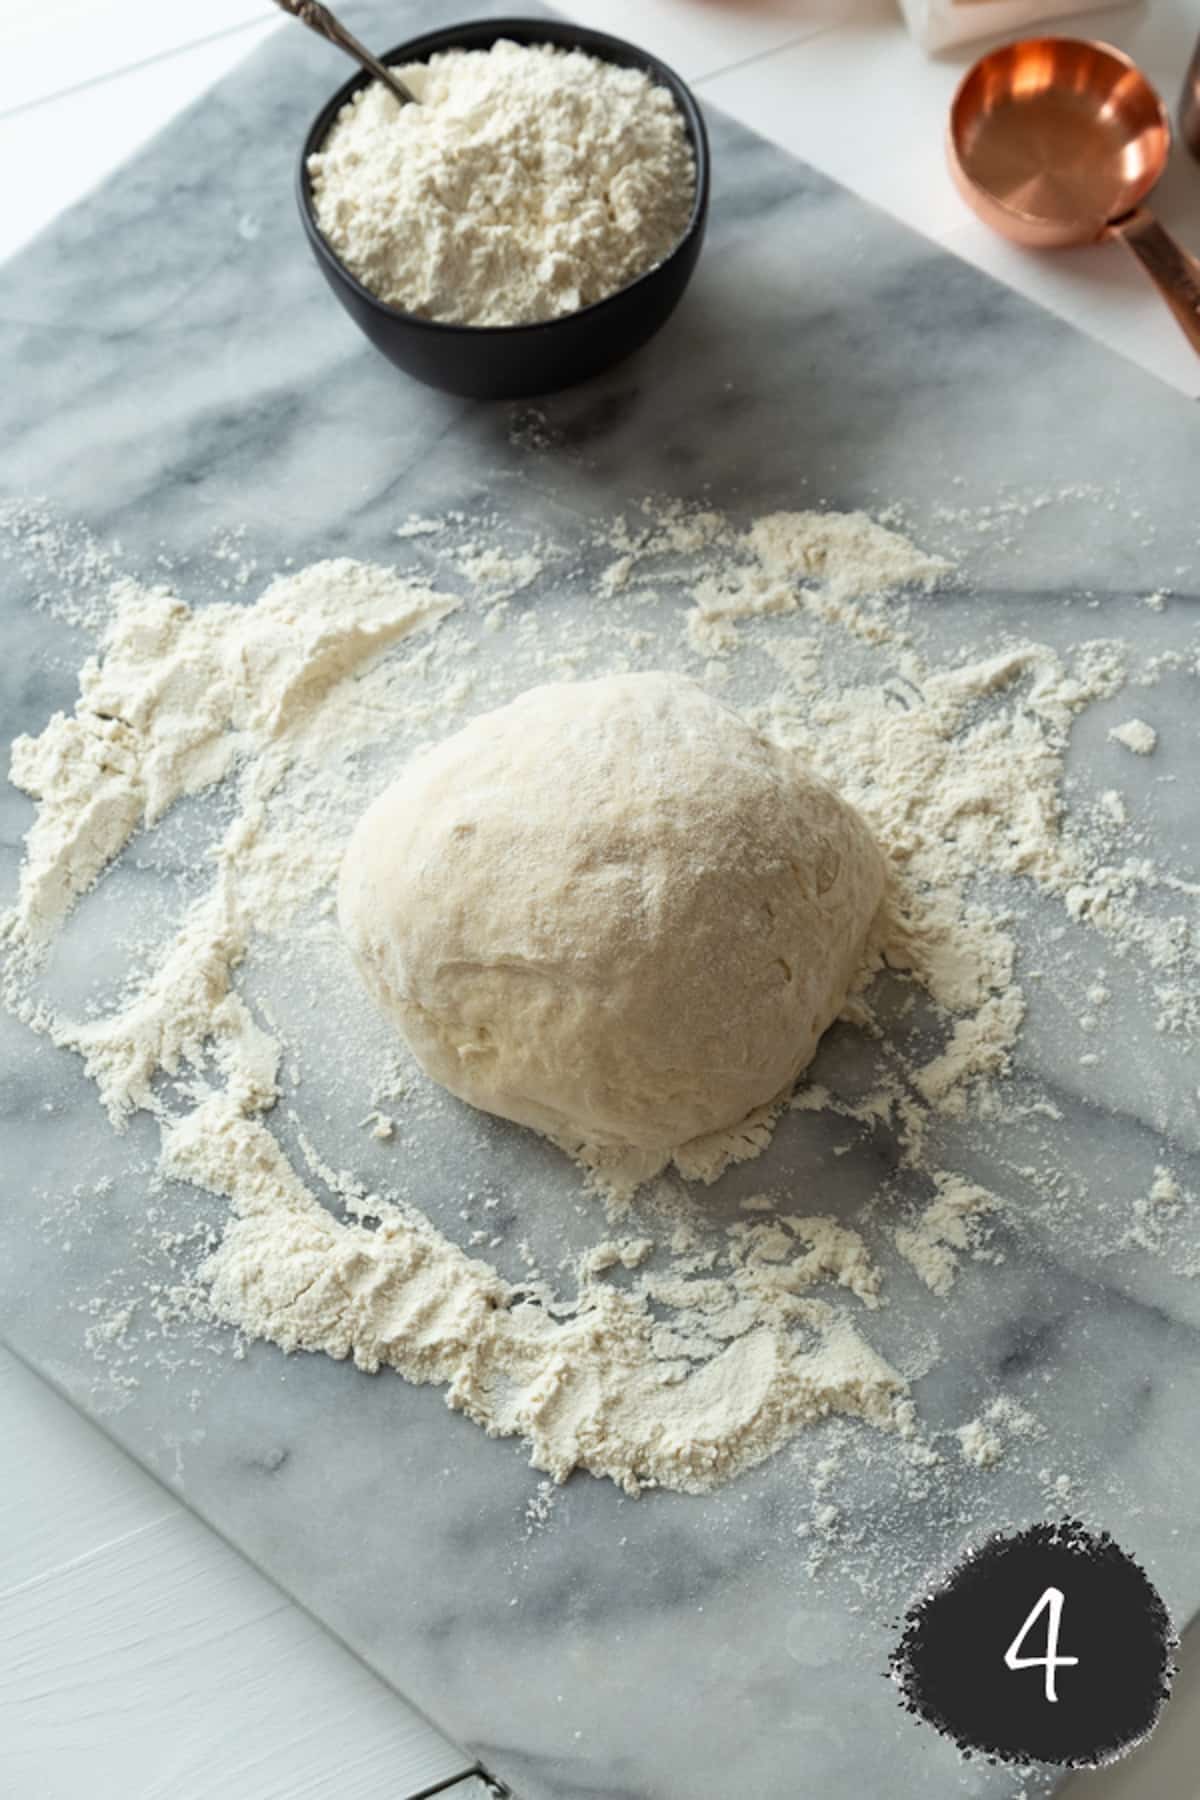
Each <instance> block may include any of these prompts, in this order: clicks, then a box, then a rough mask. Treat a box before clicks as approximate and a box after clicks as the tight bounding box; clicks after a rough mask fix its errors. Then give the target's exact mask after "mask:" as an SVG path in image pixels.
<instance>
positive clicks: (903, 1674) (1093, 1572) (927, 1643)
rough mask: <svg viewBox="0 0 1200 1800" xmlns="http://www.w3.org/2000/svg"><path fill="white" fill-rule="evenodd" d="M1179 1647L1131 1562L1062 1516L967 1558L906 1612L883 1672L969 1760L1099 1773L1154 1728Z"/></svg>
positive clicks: (1103, 1535)
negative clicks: (1099, 1766)
mask: <svg viewBox="0 0 1200 1800" xmlns="http://www.w3.org/2000/svg"><path fill="white" fill-rule="evenodd" d="M1177 1645H1178V1639H1177V1638H1176V1636H1175V1633H1174V1631H1173V1629H1172V1626H1171V1621H1170V1618H1169V1616H1168V1614H1167V1609H1166V1607H1165V1606H1164V1605H1163V1603H1162V1601H1161V1600H1160V1599H1159V1596H1158V1594H1157V1593H1156V1592H1155V1590H1154V1588H1153V1587H1152V1586H1151V1584H1150V1582H1149V1581H1148V1580H1147V1578H1146V1576H1145V1574H1144V1573H1143V1571H1142V1570H1141V1569H1140V1568H1139V1567H1138V1565H1137V1563H1136V1562H1134V1560H1133V1558H1132V1557H1130V1556H1127V1555H1126V1554H1125V1552H1124V1551H1123V1550H1122V1549H1121V1548H1120V1547H1119V1546H1118V1545H1117V1544H1116V1543H1114V1542H1113V1540H1112V1538H1111V1537H1109V1536H1108V1534H1107V1532H1100V1533H1093V1532H1089V1531H1088V1530H1087V1529H1086V1528H1085V1527H1084V1526H1083V1525H1081V1524H1080V1523H1079V1522H1078V1520H1075V1519H1065V1520H1062V1521H1060V1522H1057V1523H1051V1524H1042V1525H1032V1526H1030V1527H1029V1528H1028V1530H1026V1531H1022V1532H1019V1533H1018V1534H1017V1535H1016V1536H1012V1537H1001V1536H995V1537H991V1538H989V1539H988V1540H987V1542H986V1543H985V1544H983V1545H982V1546H981V1547H980V1548H979V1549H978V1550H974V1551H972V1552H970V1554H969V1555H968V1556H967V1557H966V1558H965V1560H964V1561H963V1562H962V1563H960V1564H959V1566H958V1567H957V1568H956V1569H955V1570H954V1571H953V1573H952V1574H951V1575H949V1576H948V1577H947V1579H946V1580H945V1581H944V1582H942V1583H941V1585H940V1586H939V1587H937V1588H936V1589H935V1590H934V1591H933V1592H932V1593H930V1594H927V1595H924V1596H923V1597H922V1598H921V1599H920V1600H918V1601H916V1602H915V1603H914V1605H913V1606H912V1607H911V1608H910V1610H909V1612H908V1614H907V1615H906V1618H905V1625H904V1633H903V1636H902V1637H901V1639H900V1643H899V1645H898V1646H897V1648H896V1650H895V1651H894V1652H893V1655H892V1659H891V1667H890V1671H889V1672H890V1674H891V1677H892V1679H893V1680H894V1681H895V1682H896V1683H897V1685H898V1686H899V1688H900V1691H901V1695H902V1697H903V1701H904V1704H905V1706H906V1707H907V1708H908V1709H909V1711H910V1712H913V1713H916V1714H917V1715H919V1716H920V1717H921V1718H923V1719H925V1720H927V1721H928V1722H929V1724H931V1725H934V1726H936V1727H937V1729H938V1730H939V1731H941V1732H943V1733H945V1735H946V1736H948V1737H952V1738H954V1739H955V1740H956V1742H957V1743H958V1745H959V1747H960V1748H961V1749H962V1750H964V1751H967V1752H970V1751H977V1752H979V1753H980V1754H982V1755H985V1756H988V1757H991V1758H994V1759H997V1760H999V1761H1002V1762H1019V1763H1030V1762H1045V1763H1057V1764H1061V1765H1065V1766H1068V1767H1095V1765H1096V1764H1098V1763H1104V1762H1112V1761H1113V1760H1114V1759H1115V1758H1116V1757H1118V1756H1121V1755H1123V1754H1124V1753H1125V1752H1126V1751H1127V1750H1131V1749H1132V1748H1133V1746H1134V1745H1135V1744H1136V1743H1138V1742H1139V1741H1140V1740H1141V1739H1142V1738H1144V1737H1145V1736H1146V1734H1147V1733H1148V1732H1149V1731H1150V1730H1151V1729H1152V1728H1153V1726H1154V1724H1155V1722H1156V1720H1157V1718H1158V1715H1159V1712H1160V1711H1161V1709H1162V1705H1163V1702H1164V1701H1165V1699H1166V1697H1167V1694H1168V1693H1169V1691H1170V1686H1171V1679H1172V1677H1173V1675H1174V1673H1175V1669H1174V1663H1173V1656H1174V1651H1175V1649H1176V1648H1177Z"/></svg>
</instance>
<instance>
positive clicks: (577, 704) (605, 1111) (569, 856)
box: [338, 674, 884, 1152]
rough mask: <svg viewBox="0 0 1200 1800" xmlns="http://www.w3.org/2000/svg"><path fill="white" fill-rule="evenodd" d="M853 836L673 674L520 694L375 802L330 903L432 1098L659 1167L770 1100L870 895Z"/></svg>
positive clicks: (847, 963)
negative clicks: (646, 1156) (660, 1156)
mask: <svg viewBox="0 0 1200 1800" xmlns="http://www.w3.org/2000/svg"><path fill="white" fill-rule="evenodd" d="M883 886H884V870H883V862H882V858H881V856H880V853H879V851H878V849H877V848H876V846H875V843H874V841H873V840H872V838H871V835H870V833H869V831H868V830H867V827H866V825H865V824H864V823H863V821H862V819H861V818H859V816H858V814H857V813H855V812H854V811H853V810H852V809H851V808H850V807H849V806H848V805H846V803H845V802H844V801H843V800H841V799H840V798H839V797H838V795H837V794H836V793H834V791H833V790H832V789H831V788H830V787H829V786H827V784H826V783H825V782H823V781H821V780H819V779H818V778H817V776H815V775H814V774H813V773H812V772H811V771H810V770H809V769H808V767H807V766H806V764H805V763H804V762H803V760H802V759H801V758H799V757H798V756H797V755H796V754H795V753H793V752H791V751H788V750H786V749H782V748H780V747H778V746H777V745H775V744H773V743H772V742H771V741H770V740H769V739H767V738H766V737H763V736H762V735H761V734H760V733H759V732H757V731H755V730H753V729H752V728H751V727H750V726H749V725H748V724H746V723H745V721H744V720H743V719H741V718H739V717H738V715H737V714H736V713H734V712H731V711H730V710H729V709H728V708H727V707H725V706H722V705H720V704H719V703H718V702H717V701H715V700H713V699H712V698H710V696H709V695H708V694H706V693H705V692H704V690H703V689H702V688H700V687H697V686H696V684H695V683H694V682H691V681H688V680H685V679H684V678H682V677H680V676H676V675H669V674H644V675H616V676H609V677H606V678H605V679H603V680H599V681H587V682H578V683H565V684H558V685H554V686H549V687H539V688H534V689H532V690H531V691H530V692H528V693H526V694H523V695H521V697H520V698H519V699H517V700H514V701H513V703H512V704H511V705H510V706H505V707H502V708H500V709H499V710H498V711H496V712H490V713H486V714H484V715H483V716H482V717H481V718H478V719H475V720H474V721H473V722H472V723H471V724H469V725H467V726H466V727H465V728H464V729H463V730H462V731H459V732H457V733H455V735H454V736H453V737H451V738H448V739H446V740H445V741H444V742H443V743H441V744H438V745H436V746H435V747H434V748H432V749H430V750H426V751H423V752H422V753H421V754H419V755H418V756H417V757H416V758H415V759H414V760H413V762H412V763H411V764H410V765H409V767H408V768H407V769H406V770H405V772H404V773H403V774H402V775H401V776H400V778H399V780H397V781H396V782H395V783H394V784H393V785H392V786H391V787H390V788H388V789H387V791H386V792H385V793H384V794H382V795H381V796H380V798H379V799H378V800H376V801H375V803H374V804H373V805H372V806H371V807H370V808H369V809H368V811H367V812H366V813H365V814H364V816H363V818H362V819H361V820H360V821H359V824H358V826H357V828H356V830H355V832H354V835H353V837H352V838H351V840H350V844H349V847H348V849H347V851H346V856H345V860H344V862H343V865H342V872H341V881H340V889H339V896H338V911H339V916H340V920H341V925H342V930H343V931H344V933H345V936H346V939H347V941H348V943H349V945H350V948H351V951H352V953H353V955H354V958H355V961H356V963H357V966H358V969H359V971H360V973H361V975H362V979H363V981H364V983H365V985H366V987H367V990H368V992H369V993H370V994H371V995H372V996H373V998H374V999H375V1000H376V1001H377V1002H378V1004H379V1005H380V1006H381V1007H382V1008H383V1010H384V1011H385V1012H386V1013H387V1014H388V1015H389V1016H390V1017H391V1018H392V1019H393V1020H394V1021H395V1023H396V1025H397V1026H398V1027H399V1029H400V1031H401V1032H402V1034H403V1036H404V1037H405V1038H406V1039H407V1041H408V1043H409V1045H410V1046H411V1048H412V1050H413V1052H414V1053H415V1055H416V1057H417V1059H418V1061H419V1062H420V1063H421V1065H422V1066H423V1068H424V1069H425V1070H426V1071H427V1073H428V1074H430V1075H431V1076H433V1078H434V1080H435V1081H439V1082H441V1083H442V1085H443V1086H444V1087H447V1088H449V1089H450V1091H451V1093H453V1094H457V1095H458V1096H459V1097H460V1098H461V1099H463V1100H468V1101H470V1102H471V1104H472V1105H473V1106H478V1107H482V1108H483V1109H484V1110H485V1111H486V1112H491V1113H499V1114H500V1115H501V1116H502V1117H503V1118H506V1119H516V1120H518V1121H519V1122H520V1123H521V1124H523V1125H531V1126H534V1127H535V1128H536V1129H537V1130H539V1131H542V1132H545V1133H546V1134H547V1136H549V1137H552V1138H554V1139H555V1140H556V1141H558V1142H559V1143H562V1144H564V1145H566V1146H567V1147H569V1148H573V1149H574V1148H578V1147H580V1146H591V1145H594V1146H609V1145H621V1146H636V1147H640V1148H643V1149H647V1150H656V1151H658V1150H661V1151H664V1152H666V1151H670V1150H673V1149H676V1148H678V1147H679V1146H680V1145H682V1144H684V1143H687V1142H688V1141H689V1140H690V1139H692V1138H695V1137H697V1136H700V1135H702V1134H706V1133H709V1132H713V1131H717V1130H720V1129H721V1128H723V1127H727V1126H732V1125H736V1124H738V1123H739V1122H740V1121H741V1120H742V1119H744V1118H745V1117H746V1115H747V1114H748V1113H749V1112H751V1111H752V1110H753V1109H754V1108H755V1107H756V1106H759V1105H761V1104H762V1103H764V1102H766V1101H770V1100H773V1099H774V1098H775V1097H776V1096H777V1095H779V1094H781V1093H782V1092H784V1091H785V1090H786V1089H787V1088H788V1087H789V1086H790V1085H791V1084H792V1083H793V1082H794V1081H795V1079H796V1077H797V1075H798V1074H799V1073H800V1071H801V1070H802V1069H803V1068H804V1067H805V1065H806V1064H807V1063H808V1062H809V1061H810V1059H811V1057H812V1055H813V1052H814V1051H815V1049H816V1047H817V1040H818V1038H819V1037H820V1036H821V1033H822V1032H823V1031H824V1030H825V1028H826V1026H827V1025H829V1024H830V1022H831V1021H832V1020H833V1019H834V1018H835V1017H836V1016H837V1014H838V1012H839V1011H840V1010H841V1008H842V1005H843V1003H844V1001H845V999H846V994H847V990H848V987H849V985H850V983H851V981H852V980H853V978H854V975H855V973H856V971H857V969H858V967H859V964H860V961H861V958H862V955H863V950H864V945H865V941H866V938H867V934H868V931H869V929H870V926H871V923H872V920H873V919H874V917H875V914H876V911H877V909H878V907H879V903H880V899H881V897H882V894H883Z"/></svg>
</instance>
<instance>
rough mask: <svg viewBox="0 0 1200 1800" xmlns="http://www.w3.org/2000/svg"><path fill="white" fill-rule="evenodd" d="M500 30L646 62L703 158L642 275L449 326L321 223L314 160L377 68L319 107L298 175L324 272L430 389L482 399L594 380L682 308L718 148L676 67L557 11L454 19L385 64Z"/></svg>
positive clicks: (486, 44)
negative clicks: (522, 312) (578, 302)
mask: <svg viewBox="0 0 1200 1800" xmlns="http://www.w3.org/2000/svg"><path fill="white" fill-rule="evenodd" d="M498 38H509V39H511V40H512V41H513V42H515V43H518V44H555V45H560V46H562V47H563V48H565V49H568V50H583V51H586V52H587V54H588V55H590V56H595V57H598V58H600V59H602V60H603V61H605V62H610V63H615V64H617V66H618V67H619V68H625V69H642V70H644V71H645V73H646V74H647V75H649V77H650V79H651V80H652V81H653V82H655V83H656V84H657V85H658V86H660V87H664V88H666V89H667V90H668V92H669V93H670V94H671V95H672V96H673V98H674V100H675V104H676V105H677V106H678V108H679V111H680V113H681V114H682V116H683V121H684V125H685V127H686V130H687V134H688V139H689V142H690V144H691V148H692V154H693V156H694V157H695V162H696V191H695V196H694V198H693V202H692V210H691V215H690V217H689V219H688V223H687V226H686V228H685V230H684V233H683V236H682V237H681V238H680V240H679V242H678V243H677V244H676V245H675V247H674V249H673V250H672V251H671V252H670V253H669V254H668V255H667V256H666V257H665V258H664V259H663V261H662V262H661V263H659V264H658V266H657V267H656V268H653V269H649V270H647V272H646V273H645V274H644V275H639V276H638V277H637V278H636V279H635V280H634V281H631V282H630V283H629V285H628V286H627V287H623V288H620V289H619V290H618V291H617V292H616V293H615V294H610V295H609V296H608V297H607V298H606V299H604V300H597V301H595V302H593V304H592V305H590V306H585V307H582V308H581V309H580V310H579V311H578V312H573V313H566V314H564V315H563V316H562V317H561V318H556V319H546V320H543V321H541V322H539V323H537V324H532V325H448V324H442V323H440V322H439V321H437V320H435V319H421V318H418V317H417V316H416V315H415V314H414V313H408V312H404V311H402V310H401V308H399V307H397V306H389V305H387V304H386V303H385V302H384V301H383V300H380V299H379V298H378V297H377V296H376V295H375V294H372V293H371V291H370V289H369V288H366V287H364V286H363V284H362V282H361V281H359V280H358V279H357V277H356V276H354V275H352V274H351V273H350V270H349V269H348V268H347V267H346V265H345V264H344V263H343V262H342V261H341V259H340V257H339V256H338V255H337V253H336V252H335V251H334V250H333V248H332V247H331V246H330V244H329V243H328V241H327V240H326V238H325V237H324V235H323V234H322V231H321V228H320V226H319V225H318V223H317V217H316V211H315V209H314V206H313V196H312V186H311V183H310V181H309V175H308V159H309V157H310V156H312V155H313V153H314V152H315V151H316V150H318V149H319V148H320V146H321V144H322V143H323V142H324V139H325V137H326V135H327V133H328V132H329V129H330V126H331V125H332V124H333V121H334V119H335V118H336V116H337V114H338V113H339V112H340V111H341V109H342V107H343V106H345V104H346V102H347V101H348V100H349V99H350V98H351V96H352V95H353V94H355V93H357V92H358V90H359V88H361V87H365V86H366V85H367V83H368V82H369V80H370V77H369V76H368V75H367V74H366V73H365V72H363V73H360V74H358V75H355V76H353V77H352V78H351V80H349V81H347V82H346V83H345V84H344V86H342V87H340V88H339V89H338V91H337V93H336V94H334V95H333V97H332V99H331V100H329V101H328V102H327V103H326V105H325V106H323V107H322V109H321V111H320V112H319V113H318V114H317V117H316V119H315V120H314V121H313V124H312V127H311V128H310V130H309V133H308V136H307V137H306V138H305V140H304V148H303V150H302V151H301V153H300V167H299V170H298V173H297V197H298V199H299V203H300V217H301V220H302V221H303V224H304V229H305V232H306V234H307V236H308V241H309V243H310V245H311V246H312V250H313V254H314V256H315V257H316V259H317V263H318V265H319V267H320V270H321V273H322V274H323V275H324V277H325V279H326V281H327V282H328V283H329V285H330V287H331V288H332V289H333V291H334V293H335V294H336V295H337V297H338V299H339V300H340V301H341V303H342V305H343V306H344V307H345V309H346V311H347V312H348V313H349V314H350V317H351V318H352V319H353V320H354V322H355V323H356V324H357V325H358V326H359V327H360V328H361V330H362V331H364V332H365V333H366V335H367V337H369V338H370V340H371V342H372V343H373V344H374V345H375V347H376V349H377V350H382V352H383V354H384V355H385V356H386V357H388V358H389V360H390V361H392V362H393V363H395V365H396V367H397V368H399V369H403V370H404V372H405V374H407V375H412V376H415V377H416V379H417V380H418V381H424V382H426V383H428V385H429V386H431V387H436V388H442V389H444V390H445V391H446V392H447V393H450V394H464V395H467V396H469V397H470V398H471V399H475V400H511V399H516V398H518V397H520V396H522V395H530V394H548V393H551V392H553V391H554V390H555V389H557V388H564V387H570V386H572V385H573V384H574V383H575V382H577V381H586V380H587V378H588V377H589V376H591V375H598V374H599V373H600V371H601V370H602V369H607V368H609V367H610V366H611V365H612V364H613V363H616V362H620V361H621V359H622V358H623V357H626V356H628V355H630V354H631V352H632V351H634V350H637V349H640V347H641V346H642V345H643V344H644V343H646V341H647V340H648V339H649V338H651V337H653V336H654V333H655V332H656V331H658V329H659V328H660V326H662V325H664V324H665V323H666V321H667V319H668V318H669V317H670V316H671V314H672V313H673V312H674V310H675V308H676V306H677V305H678V303H679V301H680V299H681V298H682V295H683V292H684V289H685V288H686V287H687V284H688V282H689V281H690V280H691V276H692V271H693V269H694V268H695V266H696V259H697V258H698V256H699V255H700V246H701V244H702V243H703V241H704V227H705V224H706V221H707V218H708V190H709V154H708V136H707V134H706V132H705V129H704V120H703V117H702V116H701V112H700V108H699V107H698V106H697V104H696V101H695V99H694V98H693V96H692V94H691V92H690V90H689V89H688V87H687V86H686V85H685V83H684V82H683V81H681V80H680V78H679V76H678V75H676V74H675V73H674V71H673V70H671V69H669V68H667V66H666V64H665V63H661V62H659V61H658V59H657V57H654V56H650V55H648V54H647V52H646V51H644V50H639V49H638V48H637V47H636V46H635V45H633V44H627V43H625V42H624V40H623V39H621V38H615V37H609V36H608V34H607V33H605V32H602V31H588V30H587V29H585V28H584V27H583V26H579V25H571V24H567V23H566V22H564V21H563V20H560V19H483V20H479V21H478V22H477V23H475V24H467V25H449V26H446V27H444V28H443V29H442V30H440V31H430V32H427V33H425V35H424V36H422V37H417V38H411V39H410V40H409V41H408V42H407V43H404V44H399V45H398V46H397V47H396V48H395V49H394V50H389V51H388V52H387V53H386V54H385V55H384V57H383V58H382V60H383V61H384V62H386V63H410V62H425V61H426V60H427V59H428V58H429V57H430V56H432V55H433V54H434V52H435V51H438V50H486V49H489V48H490V47H491V45H492V44H494V43H495V42H496V41H497V39H498Z"/></svg>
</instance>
